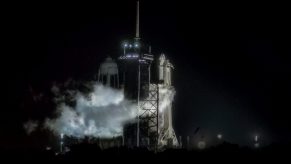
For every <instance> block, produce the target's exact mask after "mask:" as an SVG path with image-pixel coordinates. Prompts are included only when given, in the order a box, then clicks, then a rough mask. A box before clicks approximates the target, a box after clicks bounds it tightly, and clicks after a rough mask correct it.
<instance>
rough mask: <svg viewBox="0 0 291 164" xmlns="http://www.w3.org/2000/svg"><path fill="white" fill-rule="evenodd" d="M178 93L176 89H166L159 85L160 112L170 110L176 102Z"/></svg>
mask: <svg viewBox="0 0 291 164" xmlns="http://www.w3.org/2000/svg"><path fill="white" fill-rule="evenodd" d="M175 94H176V91H175V89H174V87H166V86H163V85H159V98H160V99H159V112H160V113H164V112H165V111H166V110H170V108H169V107H170V106H171V104H172V102H173V100H174V96H175Z"/></svg>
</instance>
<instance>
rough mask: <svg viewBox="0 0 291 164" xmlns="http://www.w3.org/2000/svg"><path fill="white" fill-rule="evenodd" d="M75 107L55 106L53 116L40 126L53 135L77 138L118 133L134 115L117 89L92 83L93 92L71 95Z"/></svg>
mask: <svg viewBox="0 0 291 164" xmlns="http://www.w3.org/2000/svg"><path fill="white" fill-rule="evenodd" d="M71 98H72V99H73V100H75V102H76V104H75V106H73V107H72V106H70V105H68V104H66V103H65V102H62V103H60V104H58V106H57V111H56V112H57V118H55V119H46V121H45V123H44V126H45V128H48V129H49V130H51V131H52V132H54V133H55V134H56V135H60V134H64V135H66V136H72V137H77V138H83V137H86V136H88V137H102V138H109V137H113V136H120V135H122V132H123V125H124V124H125V123H126V122H128V121H131V120H134V118H135V117H136V111H137V110H136V109H137V108H136V105H135V104H133V103H131V102H129V101H128V100H126V99H125V98H124V94H123V92H122V91H121V90H116V89H112V88H109V87H106V86H103V85H101V84H94V86H93V92H91V93H90V94H89V95H85V94H83V93H81V92H76V94H75V95H71Z"/></svg>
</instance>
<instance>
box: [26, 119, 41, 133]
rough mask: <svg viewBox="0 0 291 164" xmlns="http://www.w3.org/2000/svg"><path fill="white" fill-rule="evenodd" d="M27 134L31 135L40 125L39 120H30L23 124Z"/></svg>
mask: <svg viewBox="0 0 291 164" xmlns="http://www.w3.org/2000/svg"><path fill="white" fill-rule="evenodd" d="M23 127H24V129H25V132H26V134H27V135H30V134H31V133H32V132H33V131H35V130H36V128H37V127H38V122H37V121H28V122H26V123H25V124H24V125H23Z"/></svg>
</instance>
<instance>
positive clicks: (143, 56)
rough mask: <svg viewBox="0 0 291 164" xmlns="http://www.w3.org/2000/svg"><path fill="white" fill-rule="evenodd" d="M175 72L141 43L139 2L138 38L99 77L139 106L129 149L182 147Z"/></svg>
mask: <svg viewBox="0 0 291 164" xmlns="http://www.w3.org/2000/svg"><path fill="white" fill-rule="evenodd" d="M173 69H174V67H173V65H172V64H171V63H170V61H169V60H168V59H167V58H166V56H165V55H164V54H161V55H159V57H157V56H154V55H153V54H152V52H151V47H150V46H147V45H146V44H143V42H142V41H141V38H140V33H139V2H137V16H136V35H135V38H134V39H133V40H132V41H131V42H124V43H123V54H122V55H120V56H119V58H118V59H117V60H114V59H112V58H110V57H108V58H107V59H106V60H105V62H103V63H102V64H101V66H100V69H99V73H98V81H99V82H100V83H103V84H104V85H105V86H110V87H112V88H117V89H121V90H123V92H124V95H125V97H126V98H127V99H128V100H130V101H132V102H133V103H136V104H137V107H136V108H137V116H136V121H135V122H134V123H129V124H128V125H126V126H125V127H124V134H123V139H124V140H125V141H124V143H125V144H126V145H127V146H137V147H140V146H142V147H148V148H155V149H157V148H158V149H161V148H163V147H177V146H178V145H179V144H178V140H177V137H176V134H175V131H174V129H173V125H172V100H170V99H171V97H172V98H173V96H174V92H175V89H174V87H173V86H172V77H171V76H172V70H173ZM161 100H162V101H161Z"/></svg>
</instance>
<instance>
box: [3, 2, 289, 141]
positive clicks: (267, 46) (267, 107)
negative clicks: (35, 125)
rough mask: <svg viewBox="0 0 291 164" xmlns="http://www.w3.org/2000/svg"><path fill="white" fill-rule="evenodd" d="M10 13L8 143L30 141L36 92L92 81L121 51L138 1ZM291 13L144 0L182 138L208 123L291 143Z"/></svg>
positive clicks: (219, 129)
mask: <svg viewBox="0 0 291 164" xmlns="http://www.w3.org/2000/svg"><path fill="white" fill-rule="evenodd" d="M33 5H37V6H36V7H34V6H33ZM15 6H16V7H15ZM12 8H13V9H12V10H10V12H8V13H7V17H6V19H5V20H7V23H6V27H7V30H5V31H4V33H5V36H7V39H6V37H5V39H6V43H8V44H7V46H6V48H7V49H8V50H9V51H7V52H8V53H7V56H6V57H5V59H7V62H6V63H7V64H8V65H7V66H4V71H5V72H6V73H5V77H7V78H6V79H5V86H6V87H5V88H6V89H5V91H7V92H5V93H7V94H5V95H7V98H8V100H7V101H6V103H5V104H8V105H7V108H4V107H3V109H2V111H1V122H2V123H1V127H2V128H4V131H5V133H1V144H2V143H4V144H6V145H9V144H13V143H14V144H18V143H21V142H23V141H22V139H21V138H22V137H23V136H24V134H23V131H22V130H21V127H22V122H23V121H26V120H28V119H31V118H33V117H37V114H33V112H35V111H32V110H30V109H25V108H20V106H21V105H20V104H21V102H22V101H23V99H25V97H26V96H27V88H28V86H33V87H34V88H37V89H36V90H39V92H41V91H42V90H45V88H48V87H49V86H50V85H51V84H52V82H53V81H59V82H62V81H65V80H66V79H68V78H73V79H89V78H90V77H92V76H93V75H94V74H95V73H97V70H98V66H99V63H100V62H101V61H102V60H103V59H104V58H105V57H106V56H108V55H110V56H112V57H117V56H119V54H120V53H122V50H121V42H122V41H123V40H125V39H130V38H132V37H133V35H134V25H135V1H126V2H113V1H112V2H106V3H105V2H103V3H101V2H99V1H96V2H95V4H79V3H75V4H74V3H72V2H68V3H63V4H56V3H51V4H49V3H48V4H27V3H26V4H17V5H16V4H14V6H13V7H12ZM290 14H291V13H290V10H288V8H287V6H286V4H265V3H258V4H254V3H248V4H243V3H231V4H229V3H220V2H219V3H210V2H208V3H198V2H191V3H190V2H182V1H171V2H167V1H165V2H162V1H148V0H147V1H141V37H142V39H143V41H144V42H146V43H149V44H151V45H152V49H153V53H155V54H159V53H161V52H164V53H165V54H166V55H168V56H169V58H170V60H171V61H172V62H173V64H174V65H175V71H174V85H175V87H176V90H177V94H176V99H175V106H174V113H175V116H174V121H175V122H174V125H175V129H176V132H177V134H178V135H193V133H194V130H195V129H196V128H197V127H200V129H201V133H205V135H206V134H208V133H210V134H211V135H215V134H217V133H222V134H223V135H224V136H225V138H226V139H227V140H229V141H232V142H235V143H241V144H248V143H249V142H250V140H251V137H252V136H253V135H254V134H255V133H258V134H260V135H262V140H264V141H265V142H268V143H269V142H279V141H280V142H287V141H290V140H291V121H290V119H289V117H290V115H289V113H290V112H289V110H290V109H291V108H290V107H291V105H290V103H289V102H290V98H291V87H290V84H291V83H290V82H291V81H290V73H291V72H290V71H291V65H290V62H291V57H290V54H291V47H290V45H291V44H290V43H291V41H290V38H291V35H290V29H291V28H290V25H289V22H288V20H290V18H289V17H288V15H290ZM5 29H6V28H5ZM5 45H6V44H5ZM2 55H4V56H5V54H2ZM5 61H6V60H5ZM6 83H7V84H6ZM39 110H41V109H39ZM37 113H38V115H46V114H47V113H49V109H47V110H45V111H44V112H42V111H37ZM40 113H41V114H40Z"/></svg>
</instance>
